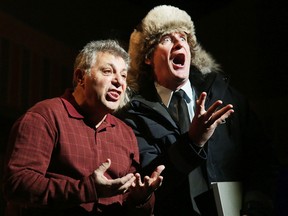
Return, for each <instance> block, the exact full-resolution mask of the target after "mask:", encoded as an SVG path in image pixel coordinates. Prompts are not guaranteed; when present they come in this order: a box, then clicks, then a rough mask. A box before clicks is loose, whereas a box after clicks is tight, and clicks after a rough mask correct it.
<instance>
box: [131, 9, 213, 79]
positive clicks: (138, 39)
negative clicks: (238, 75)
mask: <svg viewBox="0 0 288 216" xmlns="http://www.w3.org/2000/svg"><path fill="white" fill-rule="evenodd" d="M172 32H185V33H186V34H187V39H188V44H189V45H190V50H191V64H192V65H194V66H195V67H196V68H198V69H199V70H200V71H201V72H202V73H207V72H210V71H211V69H212V68H213V67H215V68H218V66H217V64H215V63H214V60H213V59H212V58H211V57H210V55H209V54H208V53H207V52H205V51H204V50H203V49H202V48H201V46H200V45H199V44H198V43H197V40H196V36H195V28H194V23H193V21H192V20H191V17H190V16H189V15H188V14H187V13H186V12H185V11H184V10H181V9H179V8H177V7H174V6H170V5H160V6H156V7H154V8H153V9H152V10H150V11H149V12H148V14H147V15H146V17H145V18H144V19H143V20H142V22H141V23H140V25H139V26H137V28H136V29H135V30H134V31H133V32H132V34H131V36H130V41H129V50H128V52H129V55H130V57H131V65H130V66H131V72H129V73H130V76H134V79H135V78H136V79H137V76H139V73H145V72H144V71H143V70H144V68H145V58H147V57H149V56H150V54H151V52H152V51H153V48H155V45H156V44H157V43H158V42H159V40H160V38H161V37H162V36H163V35H165V34H169V33H172ZM215 68H214V69H215Z"/></svg>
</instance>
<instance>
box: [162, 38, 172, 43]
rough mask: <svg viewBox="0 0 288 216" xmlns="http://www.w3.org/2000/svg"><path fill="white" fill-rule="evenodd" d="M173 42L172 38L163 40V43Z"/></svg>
mask: <svg viewBox="0 0 288 216" xmlns="http://www.w3.org/2000/svg"><path fill="white" fill-rule="evenodd" d="M168 42H171V38H170V37H165V38H163V39H162V40H161V43H168Z"/></svg>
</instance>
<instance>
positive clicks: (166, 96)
mask: <svg viewBox="0 0 288 216" xmlns="http://www.w3.org/2000/svg"><path fill="white" fill-rule="evenodd" d="M154 84H155V88H156V90H157V92H158V94H159V96H160V98H161V100H162V102H163V103H164V104H165V106H166V107H168V105H169V103H170V100H171V97H172V94H173V91H171V90H170V89H168V88H165V87H164V86H161V85H160V84H159V83H157V82H155V83H154ZM181 89H182V90H183V91H184V92H185V99H186V101H187V103H190V101H191V100H192V98H193V93H192V87H191V83H190V81H189V80H188V81H187V82H186V83H185V84H184V85H183V86H182V87H181Z"/></svg>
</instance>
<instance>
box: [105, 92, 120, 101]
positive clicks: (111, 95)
mask: <svg viewBox="0 0 288 216" xmlns="http://www.w3.org/2000/svg"><path fill="white" fill-rule="evenodd" d="M120 95H121V92H119V91H115V90H110V91H108V93H107V96H108V100H111V101H118V100H119V98H120Z"/></svg>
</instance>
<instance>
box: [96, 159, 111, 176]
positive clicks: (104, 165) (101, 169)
mask: <svg viewBox="0 0 288 216" xmlns="http://www.w3.org/2000/svg"><path fill="white" fill-rule="evenodd" d="M110 165H111V160H110V159H109V158H108V159H107V160H106V161H105V162H104V163H102V164H101V165H100V166H99V167H98V169H97V171H98V172H100V173H105V172H106V170H107V169H109V167H110Z"/></svg>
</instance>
